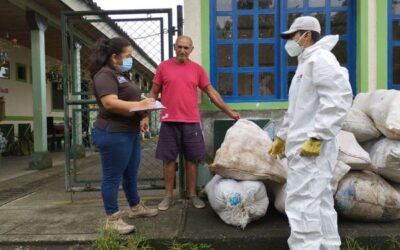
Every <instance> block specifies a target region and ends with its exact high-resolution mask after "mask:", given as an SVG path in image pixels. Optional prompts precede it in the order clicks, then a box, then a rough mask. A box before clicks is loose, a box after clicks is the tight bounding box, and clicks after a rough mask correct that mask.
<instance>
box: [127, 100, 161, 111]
mask: <svg viewBox="0 0 400 250" xmlns="http://www.w3.org/2000/svg"><path fill="white" fill-rule="evenodd" d="M165 108H166V107H165V106H164V105H162V103H161V102H159V101H156V102H155V103H154V105H153V106H152V107H148V108H133V109H130V110H129V112H137V111H151V110H158V109H165Z"/></svg>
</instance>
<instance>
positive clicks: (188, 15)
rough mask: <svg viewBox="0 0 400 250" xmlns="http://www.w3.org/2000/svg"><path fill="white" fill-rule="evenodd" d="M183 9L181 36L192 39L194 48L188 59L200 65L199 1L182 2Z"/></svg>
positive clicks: (186, 0) (185, 0)
mask: <svg viewBox="0 0 400 250" xmlns="http://www.w3.org/2000/svg"><path fill="white" fill-rule="evenodd" d="M183 9H184V10H183V11H184V14H183V16H184V21H183V34H184V35H187V36H190V37H191V38H192V40H193V46H194V50H193V52H192V54H191V55H190V58H191V59H192V60H193V61H195V62H197V63H200V64H201V63H202V62H201V1H193V0H184V3H183Z"/></svg>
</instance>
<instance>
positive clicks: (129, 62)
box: [120, 57, 133, 72]
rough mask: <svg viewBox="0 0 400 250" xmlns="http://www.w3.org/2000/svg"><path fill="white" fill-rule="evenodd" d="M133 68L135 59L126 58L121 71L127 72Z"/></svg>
mask: <svg viewBox="0 0 400 250" xmlns="http://www.w3.org/2000/svg"><path fill="white" fill-rule="evenodd" d="M132 66H133V59H132V57H128V58H124V59H123V61H122V65H121V66H120V67H121V71H122V72H126V71H129V70H131V69H132Z"/></svg>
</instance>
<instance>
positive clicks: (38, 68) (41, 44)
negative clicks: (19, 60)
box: [26, 10, 53, 169]
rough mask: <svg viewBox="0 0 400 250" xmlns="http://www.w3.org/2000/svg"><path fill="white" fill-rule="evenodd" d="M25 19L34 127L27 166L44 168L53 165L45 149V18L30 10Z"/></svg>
mask: <svg viewBox="0 0 400 250" xmlns="http://www.w3.org/2000/svg"><path fill="white" fill-rule="evenodd" d="M26 20H27V22H28V25H29V27H30V29H31V54H32V92H33V127H34V129H33V139H34V146H33V151H34V152H33V154H32V157H31V160H30V162H29V168H31V169H45V168H50V167H52V166H53V161H52V157H51V154H50V153H49V152H48V150H47V119H46V117H47V108H46V99H47V98H46V97H47V95H46V62H45V55H46V54H45V39H44V32H45V31H46V29H47V20H46V19H45V18H44V17H43V16H41V15H39V14H38V13H36V12H34V11H32V10H27V11H26Z"/></svg>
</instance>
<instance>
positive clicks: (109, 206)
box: [90, 37, 158, 234]
mask: <svg viewBox="0 0 400 250" xmlns="http://www.w3.org/2000/svg"><path fill="white" fill-rule="evenodd" d="M97 45H98V47H97V49H96V51H95V52H94V53H93V55H92V58H91V59H92V60H91V66H90V71H91V72H90V73H91V77H92V79H93V82H94V95H95V97H96V100H97V103H98V106H99V109H100V111H99V114H98V116H97V119H96V121H95V123H94V127H93V130H92V131H93V132H92V133H93V134H92V136H93V142H94V144H95V145H96V146H97V148H98V149H99V151H100V156H101V164H102V170H103V175H102V183H101V194H102V197H103V203H104V209H105V211H106V214H107V224H106V225H107V226H108V227H109V228H111V229H114V230H116V231H117V232H119V233H120V234H127V233H130V232H132V231H133V230H134V229H135V227H134V226H133V225H129V224H127V223H126V222H125V221H124V220H122V215H121V212H120V211H119V208H118V188H119V185H120V183H121V180H122V186H123V189H124V192H125V196H126V198H127V200H128V203H129V207H130V208H129V211H128V216H129V218H136V217H144V216H155V215H157V211H158V210H157V209H152V208H148V207H146V206H145V205H144V203H143V202H142V201H141V200H140V196H139V193H138V190H137V174H138V170H139V165H140V156H141V154H140V130H145V129H147V128H148V118H147V115H146V114H144V113H142V112H129V110H130V109H133V108H147V107H151V106H152V105H154V103H155V100H154V99H153V98H147V99H144V100H140V99H141V97H140V96H141V91H140V89H139V87H138V86H137V85H136V83H135V82H133V81H131V80H130V79H129V77H127V75H128V74H126V72H128V71H130V70H131V68H132V65H133V58H132V56H131V55H132V52H133V48H132V46H131V44H130V43H129V41H128V40H126V39H124V38H121V37H115V38H112V39H102V40H100V41H99V42H98V44H97Z"/></svg>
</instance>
